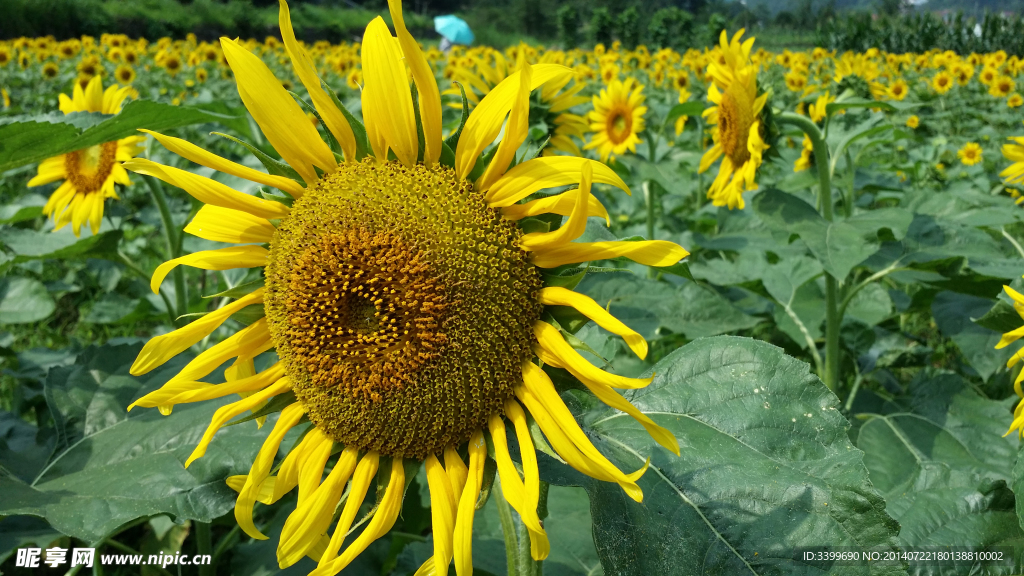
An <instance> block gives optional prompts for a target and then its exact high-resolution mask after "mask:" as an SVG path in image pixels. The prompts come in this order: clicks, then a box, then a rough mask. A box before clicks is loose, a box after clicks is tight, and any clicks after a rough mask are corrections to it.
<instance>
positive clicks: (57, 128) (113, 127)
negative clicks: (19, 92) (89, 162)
mask: <svg viewBox="0 0 1024 576" xmlns="http://www.w3.org/2000/svg"><path fill="white" fill-rule="evenodd" d="M234 118H236V117H235V116H228V115H224V114H217V113H215V112H209V111H206V110H200V109H198V108H190V107H187V106H171V105H169V104H160V103H157V102H152V101H150V100H135V101H133V102H129V103H128V104H127V105H125V107H124V109H123V110H121V112H120V113H119V114H117V115H115V116H109V117H107V119H105V120H104V121H102V122H100V123H99V124H96V125H94V126H92V127H90V128H87V129H86V130H85V131H82V130H80V129H79V128H77V127H75V126H73V125H72V124H68V123H60V124H51V123H40V122H32V121H27V122H13V123H10V124H6V125H3V126H0V172H5V171H7V170H10V169H11V168H17V167H18V166H22V165H24V164H31V163H33V162H39V161H40V160H45V159H47V158H52V157H53V156H58V155H60V154H66V153H68V152H73V151H75V150H81V149H83V148H88V147H90V146H96V145H97V144H103V143H104V142H111V141H114V140H119V139H121V138H126V137H128V136H137V135H139V132H138V129H139V128H147V129H149V130H155V131H157V132H163V131H164V130H169V129H171V128H178V127H181V126H188V125H190V124H201V123H205V122H221V121H224V122H230V121H231V120H233V119H234Z"/></svg>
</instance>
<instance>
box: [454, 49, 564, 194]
mask: <svg viewBox="0 0 1024 576" xmlns="http://www.w3.org/2000/svg"><path fill="white" fill-rule="evenodd" d="M520 73H521V72H519V71H516V72H514V73H512V74H511V75H509V77H508V78H505V79H504V80H502V81H501V82H500V83H499V84H498V85H497V86H495V87H494V89H493V90H491V91H490V92H488V93H487V96H484V98H483V100H481V101H480V104H478V105H477V107H476V108H474V109H473V112H472V113H471V114H470V115H469V119H468V120H466V126H465V128H463V130H462V136H460V137H459V145H458V148H457V149H456V151H455V173H456V174H457V175H458V177H459V178H460V179H463V180H464V179H466V178H467V177H468V176H469V173H470V172H472V171H473V166H475V165H476V161H477V158H478V157H479V156H480V153H481V152H483V151H484V148H486V147H487V146H489V145H490V144H491V143H492V142H494V139H495V138H497V137H498V134H499V133H500V132H501V127H502V125H503V124H504V123H505V117H506V116H507V115H508V113H509V110H511V109H512V104H513V103H514V102H515V97H516V93H517V91H518V89H519V74H520ZM572 73H573V72H572V70H571V69H569V68H566V67H565V66H561V65H559V64H537V65H536V66H534V67H533V69H532V73H531V81H530V90H531V91H533V90H536V89H537V88H539V87H540V86H541V85H543V84H544V83H546V82H548V81H550V80H553V79H555V78H562V77H564V76H566V75H570V74H572Z"/></svg>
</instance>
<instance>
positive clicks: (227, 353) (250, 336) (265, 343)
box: [165, 318, 274, 386]
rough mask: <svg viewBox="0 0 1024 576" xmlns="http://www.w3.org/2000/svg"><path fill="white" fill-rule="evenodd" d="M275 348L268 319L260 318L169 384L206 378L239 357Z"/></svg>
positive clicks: (201, 358) (254, 354)
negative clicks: (222, 365)
mask: <svg viewBox="0 0 1024 576" xmlns="http://www.w3.org/2000/svg"><path fill="white" fill-rule="evenodd" d="M273 347H274V343H273V341H271V339H270V331H269V330H268V329H267V319H266V318H260V319H259V320H257V321H255V322H253V323H252V324H250V325H249V326H246V327H245V328H243V329H241V330H239V331H238V332H236V333H235V334H233V335H231V336H229V337H227V338H225V339H224V340H223V341H221V342H219V343H218V344H215V345H214V346H212V347H210V348H208V349H206V350H205V351H203V353H202V354H200V355H199V356H196V357H195V358H193V359H192V361H191V362H189V363H188V364H186V365H185V367H184V368H182V369H181V371H180V372H178V374H177V375H175V376H174V378H171V379H170V380H168V381H167V384H165V386H167V385H169V384H176V383H178V382H182V381H189V380H199V379H200V378H205V377H206V376H208V375H209V374H210V372H213V371H214V370H215V369H216V368H217V367H218V366H220V365H221V364H223V363H225V362H227V361H228V360H230V359H232V358H237V357H239V356H256V355H257V354H260V353H262V352H265V351H267V350H269V349H271V348H273Z"/></svg>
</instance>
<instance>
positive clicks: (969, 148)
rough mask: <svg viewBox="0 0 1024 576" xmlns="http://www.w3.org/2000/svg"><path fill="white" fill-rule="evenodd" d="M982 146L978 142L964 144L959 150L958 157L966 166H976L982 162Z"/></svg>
mask: <svg viewBox="0 0 1024 576" xmlns="http://www.w3.org/2000/svg"><path fill="white" fill-rule="evenodd" d="M981 154H982V150H981V146H979V145H978V143H977V142H968V143H967V144H964V146H963V148H961V149H959V150H957V152H956V157H957V158H959V159H960V162H962V163H963V164H964V165H965V166H974V165H975V164H978V163H979V162H981Z"/></svg>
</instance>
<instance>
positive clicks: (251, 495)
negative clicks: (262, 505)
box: [235, 402, 303, 540]
mask: <svg viewBox="0 0 1024 576" xmlns="http://www.w3.org/2000/svg"><path fill="white" fill-rule="evenodd" d="M302 415H303V410H302V404H299V403H298V402H296V403H294V404H291V405H289V406H287V407H286V408H285V409H284V410H282V411H281V415H280V416H278V418H277V423H276V424H274V429H273V430H272V431H271V432H270V436H267V439H266V440H265V441H264V442H263V447H262V448H260V451H259V453H258V454H256V459H255V460H253V463H252V467H251V468H250V469H249V475H248V476H243V477H242V478H244V484H242V486H240V487H239V488H238V500H236V501H235V521H237V522H238V527H239V528H241V529H242V531H243V532H245V533H246V534H248V535H249V536H250V537H252V538H255V539H257V540H266V539H267V537H266V536H264V535H263V533H262V532H260V531H259V530H258V529H257V528H256V525H255V524H254V523H253V521H252V509H253V507H254V506H255V505H256V501H257V500H260V501H262V500H261V496H262V497H263V500H265V499H267V498H269V496H270V494H272V492H270V491H269V490H264V489H263V484H264V482H263V481H264V480H266V479H267V475H268V474H269V473H270V468H271V467H272V466H273V465H274V458H275V457H276V456H277V451H278V449H280V447H281V441H282V440H284V435H285V434H286V433H287V432H288V431H289V430H291V429H292V428H293V427H294V426H295V425H296V424H298V423H299V420H301V419H302ZM267 492H270V493H269V494H268V493H267Z"/></svg>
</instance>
